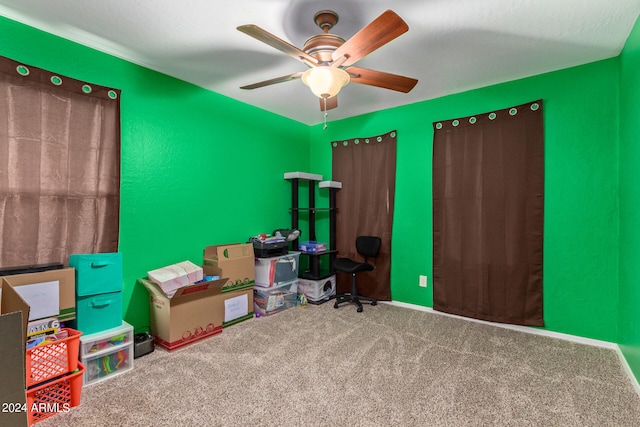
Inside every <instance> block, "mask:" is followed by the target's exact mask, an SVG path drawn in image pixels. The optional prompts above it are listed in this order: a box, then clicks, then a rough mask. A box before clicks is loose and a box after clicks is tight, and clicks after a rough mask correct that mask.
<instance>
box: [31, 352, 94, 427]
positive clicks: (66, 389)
mask: <svg viewBox="0 0 640 427" xmlns="http://www.w3.org/2000/svg"><path fill="white" fill-rule="evenodd" d="M76 369H77V371H75V372H73V373H71V374H69V375H65V376H63V377H60V378H57V379H55V380H51V381H49V382H45V383H44V384H42V385H39V386H37V387H33V388H30V389H29V390H27V411H28V414H29V416H28V418H29V425H33V424H34V423H37V422H38V421H42V420H44V419H45V418H49V417H50V416H52V415H56V414H57V413H60V412H68V411H69V410H70V409H71V408H73V407H74V406H78V405H79V404H80V400H81V398H82V377H83V373H84V372H85V368H84V366H82V364H81V363H78V367H77V368H76Z"/></svg>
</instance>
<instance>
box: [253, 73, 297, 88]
mask: <svg viewBox="0 0 640 427" xmlns="http://www.w3.org/2000/svg"><path fill="white" fill-rule="evenodd" d="M301 76H302V72H298V73H293V74H289V75H287V76H282V77H276V78H275V79H269V80H265V81H263V82H258V83H253V84H250V85H246V86H241V87H240V89H257V88H259V87H264V86H269V85H273V84H276V83H284V82H288V81H291V80H295V79H299V78H300V77H301Z"/></svg>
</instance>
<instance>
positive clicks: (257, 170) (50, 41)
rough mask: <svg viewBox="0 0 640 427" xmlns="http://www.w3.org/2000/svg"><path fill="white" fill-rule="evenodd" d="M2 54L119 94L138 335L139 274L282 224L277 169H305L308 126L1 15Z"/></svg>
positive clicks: (124, 230) (128, 278) (127, 256)
mask: <svg viewBox="0 0 640 427" xmlns="http://www.w3.org/2000/svg"><path fill="white" fill-rule="evenodd" d="M0 55H3V56H7V57H9V58H12V59H14V60H17V61H22V62H24V63H26V64H29V65H33V66H36V67H40V68H45V69H48V70H50V71H55V72H58V73H60V74H63V75H66V76H69V77H73V78H77V79H81V80H86V81H88V82H92V83H95V84H100V85H104V86H111V87H115V88H119V89H122V98H121V117H122V119H121V120H122V172H121V180H122V183H121V210H120V247H119V250H120V252H122V254H123V263H124V293H123V297H124V311H125V319H126V320H127V321H128V322H129V323H132V324H133V325H134V326H135V327H136V329H137V330H143V329H145V328H146V327H148V317H149V316H148V313H149V311H148V310H149V308H148V293H147V291H146V290H145V289H144V288H142V287H141V286H140V285H136V279H137V278H139V277H144V276H146V272H147V271H149V270H152V269H154V268H158V267H162V266H165V265H168V264H172V263H175V262H180V261H184V260H190V261H193V262H194V263H200V262H201V260H202V251H203V249H204V247H205V246H207V245H213V244H223V243H231V242H246V241H247V239H248V238H249V237H250V236H252V235H255V234H257V233H261V232H265V231H266V232H271V231H273V230H274V229H275V228H280V227H287V226H290V224H291V219H290V214H289V212H288V210H287V208H286V207H287V206H289V204H290V203H291V198H290V197H291V196H290V194H291V193H290V191H291V190H290V188H291V187H290V184H289V183H288V182H287V181H285V180H284V179H283V173H284V172H287V171H292V170H306V169H307V168H308V166H309V165H308V159H309V148H308V139H309V128H308V127H307V126H305V125H302V124H299V123H297V122H294V121H291V120H289V119H285V118H283V117H281V116H277V115H274V114H271V113H267V112H265V111H263V110H259V109H257V108H253V107H250V106H248V105H246V104H243V103H240V102H237V101H234V100H231V99H229V98H226V97H223V96H221V95H218V94H215V93H212V92H210V91H207V90H204V89H201V88H198V87H196V86H193V85H191V84H187V83H185V82H182V81H179V80H176V79H174V78H171V77H168V76H165V75H162V74H159V73H156V72H153V71H150V70H148V69H145V68H143V67H139V66H136V65H134V64H131V63H129V62H126V61H123V60H120V59H117V58H115V57H113V56H110V55H106V54H103V53H100V52H97V51H95V50H92V49H89V48H86V47H83V46H80V45H78V44H75V43H72V42H70V41H66V40H63V39H60V38H58V37H55V36H52V35H49V34H46V33H44V32H41V31H37V30H34V29H33V28H30V27H27V26H25V25H22V24H18V23H16V22H13V21H10V20H7V19H5V18H0Z"/></svg>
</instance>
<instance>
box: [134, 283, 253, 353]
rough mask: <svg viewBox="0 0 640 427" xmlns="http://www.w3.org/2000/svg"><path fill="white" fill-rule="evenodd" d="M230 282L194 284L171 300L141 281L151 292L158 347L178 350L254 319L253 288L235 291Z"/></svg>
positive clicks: (151, 320) (152, 317) (160, 291)
mask: <svg viewBox="0 0 640 427" xmlns="http://www.w3.org/2000/svg"><path fill="white" fill-rule="evenodd" d="M227 282H228V279H226V278H224V279H219V280H212V281H208V282H202V283H194V284H191V285H188V286H184V287H181V288H179V289H178V290H177V291H176V292H175V294H173V296H172V297H171V298H170V297H169V296H167V294H166V293H165V292H164V291H163V290H162V289H161V288H160V287H159V286H158V285H157V284H156V283H154V282H152V281H150V280H147V279H140V283H141V284H142V285H144V287H145V288H147V290H148V291H149V314H150V324H151V334H152V335H153V336H154V339H155V342H156V344H157V345H159V346H161V347H163V348H165V349H167V350H170V351H171V350H175V349H177V348H181V347H184V346H185V345H188V344H192V343H194V342H197V341H200V340H202V339H204V338H207V337H210V336H212V335H215V334H218V333H220V332H222V328H223V327H226V326H229V325H232V324H235V323H237V322H240V321H242V320H246V319H250V318H252V317H253V287H252V286H251V285H249V288H244V289H235V288H230V287H228V286H226V284H227Z"/></svg>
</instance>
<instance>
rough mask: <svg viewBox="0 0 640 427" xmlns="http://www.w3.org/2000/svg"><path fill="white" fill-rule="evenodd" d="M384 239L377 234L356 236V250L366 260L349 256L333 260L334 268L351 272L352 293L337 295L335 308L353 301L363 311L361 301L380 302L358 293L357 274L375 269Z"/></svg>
mask: <svg viewBox="0 0 640 427" xmlns="http://www.w3.org/2000/svg"><path fill="white" fill-rule="evenodd" d="M381 243H382V239H380V238H379V237H375V236H358V237H357V238H356V250H357V251H358V253H359V254H360V255H362V256H363V257H364V262H358V261H354V260H352V259H349V258H338V259H336V260H335V261H334V262H333V268H334V269H335V270H336V271H338V272H342V273H349V274H351V293H343V294H338V295H336V302H335V303H334V304H333V308H338V306H339V305H340V304H342V303H343V302H353V303H355V304H356V305H357V306H358V313H362V303H361V301H368V302H369V303H370V304H371V305H376V304H377V303H378V302H377V301H376V300H375V299H373V298H367V297H363V296H360V295H358V290H357V289H356V274H357V273H360V272H363V271H373V270H374V269H375V268H376V260H377V257H378V254H379V253H380V245H381ZM369 258H373V259H374V263H373V264H369V262H368V260H369Z"/></svg>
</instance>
